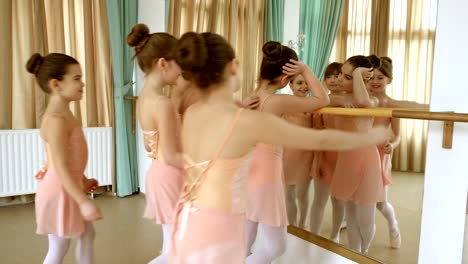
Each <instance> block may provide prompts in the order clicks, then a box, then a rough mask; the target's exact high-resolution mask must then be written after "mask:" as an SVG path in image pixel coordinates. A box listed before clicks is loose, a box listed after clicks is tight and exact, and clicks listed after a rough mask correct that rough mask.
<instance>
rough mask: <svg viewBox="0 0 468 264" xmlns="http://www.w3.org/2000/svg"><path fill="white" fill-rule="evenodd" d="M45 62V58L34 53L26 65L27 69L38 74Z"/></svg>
mask: <svg viewBox="0 0 468 264" xmlns="http://www.w3.org/2000/svg"><path fill="white" fill-rule="evenodd" d="M43 61H44V57H42V56H41V54H39V53H34V54H33V55H32V56H31V58H29V60H28V62H27V63H26V69H27V70H28V72H30V73H32V74H37V72H38V71H39V68H40V67H41V64H42V62H43Z"/></svg>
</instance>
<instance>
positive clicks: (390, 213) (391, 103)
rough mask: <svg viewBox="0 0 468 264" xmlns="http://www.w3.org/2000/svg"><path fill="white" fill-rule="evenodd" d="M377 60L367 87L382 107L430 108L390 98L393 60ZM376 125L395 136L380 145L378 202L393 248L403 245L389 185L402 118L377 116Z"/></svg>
mask: <svg viewBox="0 0 468 264" xmlns="http://www.w3.org/2000/svg"><path fill="white" fill-rule="evenodd" d="M371 58H373V59H374V60H376V62H378V61H379V60H380V62H381V64H380V67H378V68H376V69H375V70H374V76H373V77H372V78H371V79H370V80H369V82H368V83H367V89H368V91H369V92H370V94H371V95H372V96H375V97H377V98H378V99H379V106H380V107H403V108H418V109H428V108H429V106H428V105H424V104H418V103H415V102H408V101H398V100H394V99H392V98H390V97H389V96H388V95H387V94H386V89H387V85H388V84H390V83H391V82H392V79H393V65H392V60H391V59H390V58H388V57H382V58H381V59H379V58H378V57H377V56H371ZM374 126H387V127H391V129H392V130H393V133H394V134H395V137H394V139H393V140H392V141H390V142H387V143H386V144H383V145H379V146H378V149H379V155H380V161H381V166H382V178H383V181H384V185H385V189H384V198H385V200H384V201H383V202H379V203H377V208H378V209H379V211H380V212H381V213H382V214H383V216H384V217H385V219H386V220H387V222H388V227H389V233H390V236H389V238H390V246H391V247H392V248H399V247H400V245H401V235H400V229H399V227H398V221H397V219H396V216H395V210H394V209H393V206H392V205H391V204H390V202H389V201H388V197H387V195H388V186H389V185H390V184H391V183H392V153H393V150H394V149H395V148H396V147H397V146H398V144H399V143H400V119H398V118H385V117H376V118H375V119H374Z"/></svg>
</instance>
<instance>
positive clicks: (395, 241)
mask: <svg viewBox="0 0 468 264" xmlns="http://www.w3.org/2000/svg"><path fill="white" fill-rule="evenodd" d="M384 194H385V201H384V202H380V203H377V209H379V211H380V212H381V213H382V215H383V216H384V217H385V219H387V222H388V227H389V230H390V245H391V247H392V248H399V247H400V245H401V236H400V229H399V227H398V221H397V219H396V215H395V210H394V209H393V206H392V205H391V204H390V203H389V202H388V197H387V194H388V186H385V189H384Z"/></svg>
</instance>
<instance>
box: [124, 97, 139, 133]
mask: <svg viewBox="0 0 468 264" xmlns="http://www.w3.org/2000/svg"><path fill="white" fill-rule="evenodd" d="M124 99H125V100H131V101H132V133H133V134H135V132H136V103H135V102H136V100H137V99H138V96H131V95H126V96H124Z"/></svg>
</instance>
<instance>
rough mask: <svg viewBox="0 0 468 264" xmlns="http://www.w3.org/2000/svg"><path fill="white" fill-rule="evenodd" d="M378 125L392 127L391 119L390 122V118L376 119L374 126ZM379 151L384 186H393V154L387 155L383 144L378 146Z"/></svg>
mask: <svg viewBox="0 0 468 264" xmlns="http://www.w3.org/2000/svg"><path fill="white" fill-rule="evenodd" d="M377 125H387V127H390V126H391V125H392V122H391V119H390V121H389V120H388V118H385V119H384V118H376V120H375V122H374V126H377ZM377 149H378V150H379V156H380V162H381V166H382V178H383V181H384V185H385V186H387V185H391V184H392V154H386V153H385V150H384V149H385V144H381V145H378V146H377Z"/></svg>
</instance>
